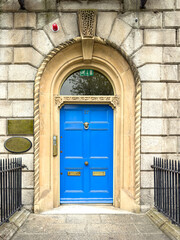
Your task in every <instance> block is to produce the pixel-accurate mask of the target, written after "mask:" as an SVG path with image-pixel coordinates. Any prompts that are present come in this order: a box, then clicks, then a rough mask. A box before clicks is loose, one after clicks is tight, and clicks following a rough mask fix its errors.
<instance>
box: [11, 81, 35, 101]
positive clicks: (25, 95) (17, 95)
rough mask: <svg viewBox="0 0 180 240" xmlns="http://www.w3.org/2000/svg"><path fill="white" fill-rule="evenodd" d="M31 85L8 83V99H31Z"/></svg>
mask: <svg viewBox="0 0 180 240" xmlns="http://www.w3.org/2000/svg"><path fill="white" fill-rule="evenodd" d="M33 86H34V84H33V83H8V99H33Z"/></svg>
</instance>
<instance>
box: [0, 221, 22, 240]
mask: <svg viewBox="0 0 180 240" xmlns="http://www.w3.org/2000/svg"><path fill="white" fill-rule="evenodd" d="M17 230H18V228H17V226H16V225H15V224H13V223H6V224H4V225H2V226H1V231H0V239H1V240H10V239H11V238H12V237H13V235H14V233H15V232H17Z"/></svg>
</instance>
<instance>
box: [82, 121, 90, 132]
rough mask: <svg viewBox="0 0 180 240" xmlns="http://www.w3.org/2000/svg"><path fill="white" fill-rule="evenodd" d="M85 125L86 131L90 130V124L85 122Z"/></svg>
mask: <svg viewBox="0 0 180 240" xmlns="http://www.w3.org/2000/svg"><path fill="white" fill-rule="evenodd" d="M83 124H84V129H86V130H87V129H88V128H89V123H88V122H85V123H83Z"/></svg>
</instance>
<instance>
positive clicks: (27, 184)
mask: <svg viewBox="0 0 180 240" xmlns="http://www.w3.org/2000/svg"><path fill="white" fill-rule="evenodd" d="M33 178H34V173H33V172H27V171H25V172H23V173H22V188H33V186H34V179H33Z"/></svg>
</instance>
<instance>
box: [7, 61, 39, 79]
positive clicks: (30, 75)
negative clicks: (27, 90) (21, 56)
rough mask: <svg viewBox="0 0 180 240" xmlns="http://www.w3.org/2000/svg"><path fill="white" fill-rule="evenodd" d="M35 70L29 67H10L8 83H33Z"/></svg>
mask: <svg viewBox="0 0 180 240" xmlns="http://www.w3.org/2000/svg"><path fill="white" fill-rule="evenodd" d="M36 72H37V69H36V68H34V67H32V66H30V65H24V64H21V65H10V66H9V80H10V81H33V80H34V79H35V75H36Z"/></svg>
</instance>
